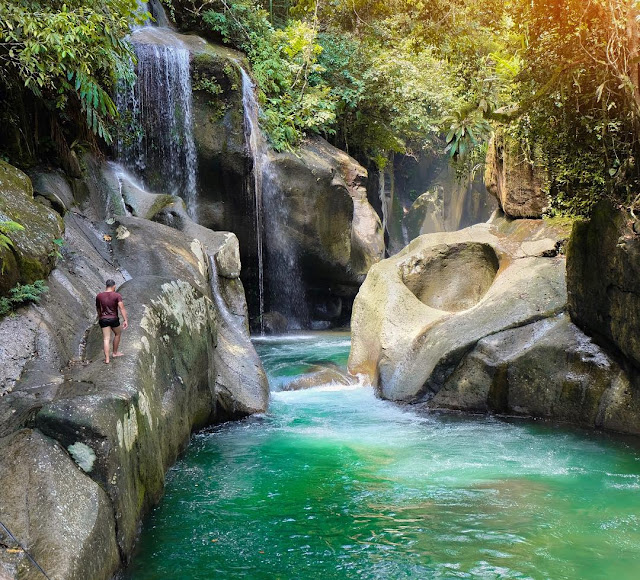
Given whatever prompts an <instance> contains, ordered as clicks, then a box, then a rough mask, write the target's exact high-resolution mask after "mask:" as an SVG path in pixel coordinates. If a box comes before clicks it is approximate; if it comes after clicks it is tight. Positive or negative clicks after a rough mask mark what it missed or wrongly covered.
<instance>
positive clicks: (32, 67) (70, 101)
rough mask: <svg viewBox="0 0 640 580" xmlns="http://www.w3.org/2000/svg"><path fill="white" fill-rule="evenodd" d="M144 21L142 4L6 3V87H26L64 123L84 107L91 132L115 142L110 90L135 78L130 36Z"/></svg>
mask: <svg viewBox="0 0 640 580" xmlns="http://www.w3.org/2000/svg"><path fill="white" fill-rule="evenodd" d="M146 16H147V15H146V14H144V13H140V10H139V5H138V2H137V1H136V0H104V1H102V2H93V1H92V0H47V1H41V0H21V1H19V2H18V1H9V2H1V3H0V62H2V68H3V73H4V74H3V75H2V77H1V78H0V82H1V83H2V84H4V85H5V89H7V90H8V91H9V92H13V93H15V92H17V91H20V90H22V89H23V88H26V89H27V90H29V91H30V92H31V93H32V94H33V95H34V96H35V97H36V98H37V99H40V100H41V101H42V102H44V104H45V105H46V106H47V108H49V109H53V110H57V111H58V112H59V114H60V115H61V116H63V117H64V113H65V112H66V113H67V115H66V116H67V117H69V113H73V112H74V109H76V108H78V109H80V111H81V112H82V113H83V118H84V121H85V122H86V126H87V127H88V128H89V130H90V131H92V132H93V133H94V134H95V135H97V136H99V137H101V138H102V139H104V140H105V141H106V142H107V143H110V142H111V133H110V130H109V125H110V123H111V121H112V120H113V118H114V117H115V116H116V115H117V111H116V107H115V105H114V103H113V101H112V99H111V97H110V95H109V91H110V90H111V88H112V86H113V84H114V82H115V80H116V79H117V78H119V77H125V76H131V74H132V73H131V67H130V63H131V61H132V59H133V52H132V49H131V46H130V44H129V43H128V41H127V40H125V37H126V35H127V34H128V32H129V30H130V26H131V24H133V23H136V22H141V21H142V20H143V19H144V18H146Z"/></svg>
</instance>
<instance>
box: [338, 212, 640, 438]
mask: <svg viewBox="0 0 640 580" xmlns="http://www.w3.org/2000/svg"><path fill="white" fill-rule="evenodd" d="M568 231H569V228H568V224H567V223H566V222H563V221H540V220H515V221H512V220H505V219H504V218H498V219H495V220H493V223H491V224H481V225H476V226H473V227H471V228H468V229H467V230H462V231H460V232H456V233H448V234H431V235H425V236H422V237H420V238H417V239H416V240H414V241H413V242H412V243H411V244H410V245H409V246H408V247H407V248H406V249H405V250H404V251H402V252H401V253H399V254H398V255H397V256H394V257H393V258H390V259H387V260H384V261H383V262H381V263H380V264H377V265H376V266H374V267H373V268H372V269H371V271H370V272H369V275H368V276H367V280H366V281H365V283H364V284H363V286H362V288H361V290H360V293H359V294H358V297H357V298H356V301H355V304H354V316H353V321H352V347H351V355H350V357H349V370H350V371H351V373H362V374H364V375H365V376H366V377H367V378H368V379H369V381H370V382H371V383H372V384H373V385H374V387H375V388H376V392H377V394H378V395H380V396H381V397H383V398H386V399H391V400H394V401H402V402H408V403H414V404H419V405H421V406H424V407H426V408H428V409H446V410H463V411H470V412H476V413H487V412H490V413H506V414H510V415H522V416H530V417H545V418H553V419H556V420H561V421H567V422H571V423H574V424H580V425H583V426H588V427H603V428H606V429H611V430H616V431H622V432H626V433H640V389H639V387H640V385H639V384H638V383H640V380H639V379H638V377H637V376H636V375H635V374H634V373H629V372H627V370H625V369H623V368H621V367H620V366H619V365H618V363H617V362H616V361H615V359H614V358H612V357H611V356H610V355H608V354H607V353H606V352H605V351H603V350H602V348H601V347H599V346H597V345H596V344H594V343H593V342H592V341H591V340H590V339H589V338H588V337H587V336H586V335H585V334H584V333H583V332H582V331H581V330H580V329H579V328H577V327H576V326H575V325H574V324H572V323H571V321H570V319H569V317H568V316H567V314H566V309H567V292H566V286H565V259H564V258H563V257H562V256H560V255H558V251H559V249H560V248H561V247H562V243H563V240H564V239H565V238H566V236H567V235H568Z"/></svg>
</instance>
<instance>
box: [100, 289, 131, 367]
mask: <svg viewBox="0 0 640 580" xmlns="http://www.w3.org/2000/svg"><path fill="white" fill-rule="evenodd" d="M106 285H107V289H106V291H105V292H100V294H98V295H97V296H96V310H97V311H98V324H99V325H100V328H102V343H103V346H104V362H105V364H109V347H110V343H111V333H112V332H113V334H114V335H115V337H114V339H113V356H114V357H116V356H122V354H123V353H121V352H120V351H119V350H118V347H119V346H120V335H121V334H122V331H123V330H125V329H126V328H127V326H129V322H128V321H127V311H126V310H125V309H124V303H123V302H122V296H121V295H120V294H119V293H118V292H116V283H115V281H113V280H111V279H109V280H107V282H106ZM118 310H120V312H122V318H124V322H123V324H122V327H120V319H119V317H118Z"/></svg>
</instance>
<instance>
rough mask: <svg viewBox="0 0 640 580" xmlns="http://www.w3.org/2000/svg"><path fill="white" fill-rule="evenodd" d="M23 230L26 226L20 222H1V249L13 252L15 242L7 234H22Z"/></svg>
mask: <svg viewBox="0 0 640 580" xmlns="http://www.w3.org/2000/svg"><path fill="white" fill-rule="evenodd" d="M22 230H24V226H22V225H20V224H19V223H18V222H14V221H11V220H4V221H0V249H5V250H11V248H13V242H12V241H11V238H9V236H8V235H7V234H10V233H11V232H20V231H22Z"/></svg>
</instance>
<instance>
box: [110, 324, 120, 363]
mask: <svg viewBox="0 0 640 580" xmlns="http://www.w3.org/2000/svg"><path fill="white" fill-rule="evenodd" d="M111 330H113V334H115V335H116V336H115V338H114V339H113V356H122V353H121V352H120V351H119V350H118V347H119V346H120V337H121V335H122V326H118V327H117V328H112V329H111Z"/></svg>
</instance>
